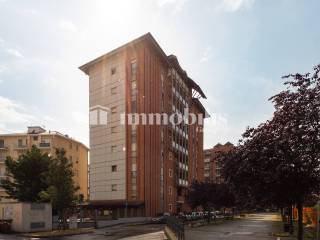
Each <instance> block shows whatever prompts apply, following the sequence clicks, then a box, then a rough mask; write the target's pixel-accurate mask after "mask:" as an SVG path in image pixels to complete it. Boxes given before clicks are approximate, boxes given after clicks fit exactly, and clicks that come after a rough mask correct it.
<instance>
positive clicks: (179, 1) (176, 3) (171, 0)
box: [157, 0, 188, 14]
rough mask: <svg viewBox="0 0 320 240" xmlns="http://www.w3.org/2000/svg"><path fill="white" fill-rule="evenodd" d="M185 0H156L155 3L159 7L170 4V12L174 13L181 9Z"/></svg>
mask: <svg viewBox="0 0 320 240" xmlns="http://www.w3.org/2000/svg"><path fill="white" fill-rule="evenodd" d="M187 1H188V0H157V4H158V6H159V7H160V8H162V7H164V6H166V5H171V6H170V7H172V9H173V11H172V13H173V14H176V13H178V12H180V11H181V10H182V8H183V7H184V5H185V3H186V2H187Z"/></svg>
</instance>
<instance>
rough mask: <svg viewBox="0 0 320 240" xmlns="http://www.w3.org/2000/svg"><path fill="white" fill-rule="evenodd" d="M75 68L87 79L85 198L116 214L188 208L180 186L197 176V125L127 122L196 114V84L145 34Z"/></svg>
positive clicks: (199, 124)
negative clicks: (87, 171)
mask: <svg viewBox="0 0 320 240" xmlns="http://www.w3.org/2000/svg"><path fill="white" fill-rule="evenodd" d="M80 69H81V70H82V71H83V72H84V73H86V74H87V75H88V76H89V91H90V94H89V98H90V115H91V116H92V118H91V120H90V149H91V150H90V178H89V179H90V203H91V204H92V205H93V206H94V207H97V208H101V209H106V210H109V211H101V212H108V213H109V212H112V214H113V215H114V216H118V217H123V216H155V215H157V214H160V213H165V212H169V213H172V214H174V213H177V212H180V211H186V210H188V205H187V203H186V199H185V196H186V192H187V188H188V186H189V185H190V183H191V182H192V181H193V180H195V179H198V180H202V179H203V125H202V122H201V121H197V122H195V123H194V124H190V122H191V121H190V122H189V123H187V122H186V121H183V122H182V123H181V124H179V125H177V124H171V123H170V121H169V124H165V123H164V122H161V124H155V123H154V124H150V118H149V119H148V121H147V122H148V123H147V124H143V121H142V122H141V121H140V122H139V123H137V122H136V120H135V121H134V123H135V124H129V123H130V121H133V120H131V119H129V117H128V114H139V115H140V116H141V115H143V114H146V115H147V116H149V114H151V115H152V114H155V113H158V114H167V116H171V115H172V114H183V113H185V112H186V111H189V112H190V113H194V114H198V115H199V116H202V118H204V117H205V116H206V111H205V109H204V107H203V106H202V104H201V102H200V101H199V99H200V98H201V97H202V98H205V95H204V93H203V92H202V90H201V89H200V87H199V86H198V85H197V84H196V83H195V82H194V81H193V80H192V79H191V78H189V77H188V75H187V73H186V72H185V71H184V70H183V69H182V68H181V66H180V65H179V62H178V60H177V57H175V56H174V55H170V56H167V55H166V54H165V53H164V51H163V50H162V49H161V47H160V46H159V45H158V43H157V42H156V40H155V39H154V38H153V37H152V35H151V34H150V33H148V34H146V35H143V36H142V37H140V38H138V39H135V40H133V41H131V42H129V43H127V44H125V45H123V46H121V47H119V48H117V49H115V50H113V51H111V52H109V53H107V54H105V55H103V56H101V57H98V58H97V59H94V60H93V61H90V62H88V63H87V64H85V65H83V66H81V67H80ZM186 109H188V110H186ZM97 111H99V112H97ZM123 114H126V115H123ZM123 116H125V117H123ZM106 117H107V121H105V118H106ZM161 119H162V120H163V119H164V117H162V118H161ZM172 119H173V118H172ZM174 119H176V118H174ZM140 120H141V119H140ZM155 120H156V119H155ZM105 122H107V124H105ZM121 122H122V123H121ZM177 122H178V121H177ZM110 210H111V211H110Z"/></svg>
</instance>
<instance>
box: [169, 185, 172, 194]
mask: <svg viewBox="0 0 320 240" xmlns="http://www.w3.org/2000/svg"><path fill="white" fill-rule="evenodd" d="M169 195H172V187H171V186H169Z"/></svg>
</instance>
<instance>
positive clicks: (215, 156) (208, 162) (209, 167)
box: [204, 142, 234, 183]
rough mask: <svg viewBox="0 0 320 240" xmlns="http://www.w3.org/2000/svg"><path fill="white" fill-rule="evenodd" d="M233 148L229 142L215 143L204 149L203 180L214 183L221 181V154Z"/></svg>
mask: <svg viewBox="0 0 320 240" xmlns="http://www.w3.org/2000/svg"><path fill="white" fill-rule="evenodd" d="M233 149H234V145H233V144H232V143H230V142H227V143H226V144H224V145H222V144H220V143H219V144H217V145H215V146H214V147H213V148H211V149H206V150H204V180H205V181H211V182H215V183H221V182H223V177H222V176H221V154H223V153H228V152H230V151H232V150H233Z"/></svg>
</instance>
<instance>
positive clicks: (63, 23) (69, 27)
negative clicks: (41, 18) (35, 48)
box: [59, 19, 78, 32]
mask: <svg viewBox="0 0 320 240" xmlns="http://www.w3.org/2000/svg"><path fill="white" fill-rule="evenodd" d="M59 27H60V28H61V29H63V30H64V31H67V32H76V31H77V30H78V28H77V27H76V25H75V24H74V23H73V22H71V21H69V20H65V19H63V20H60V22H59Z"/></svg>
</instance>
